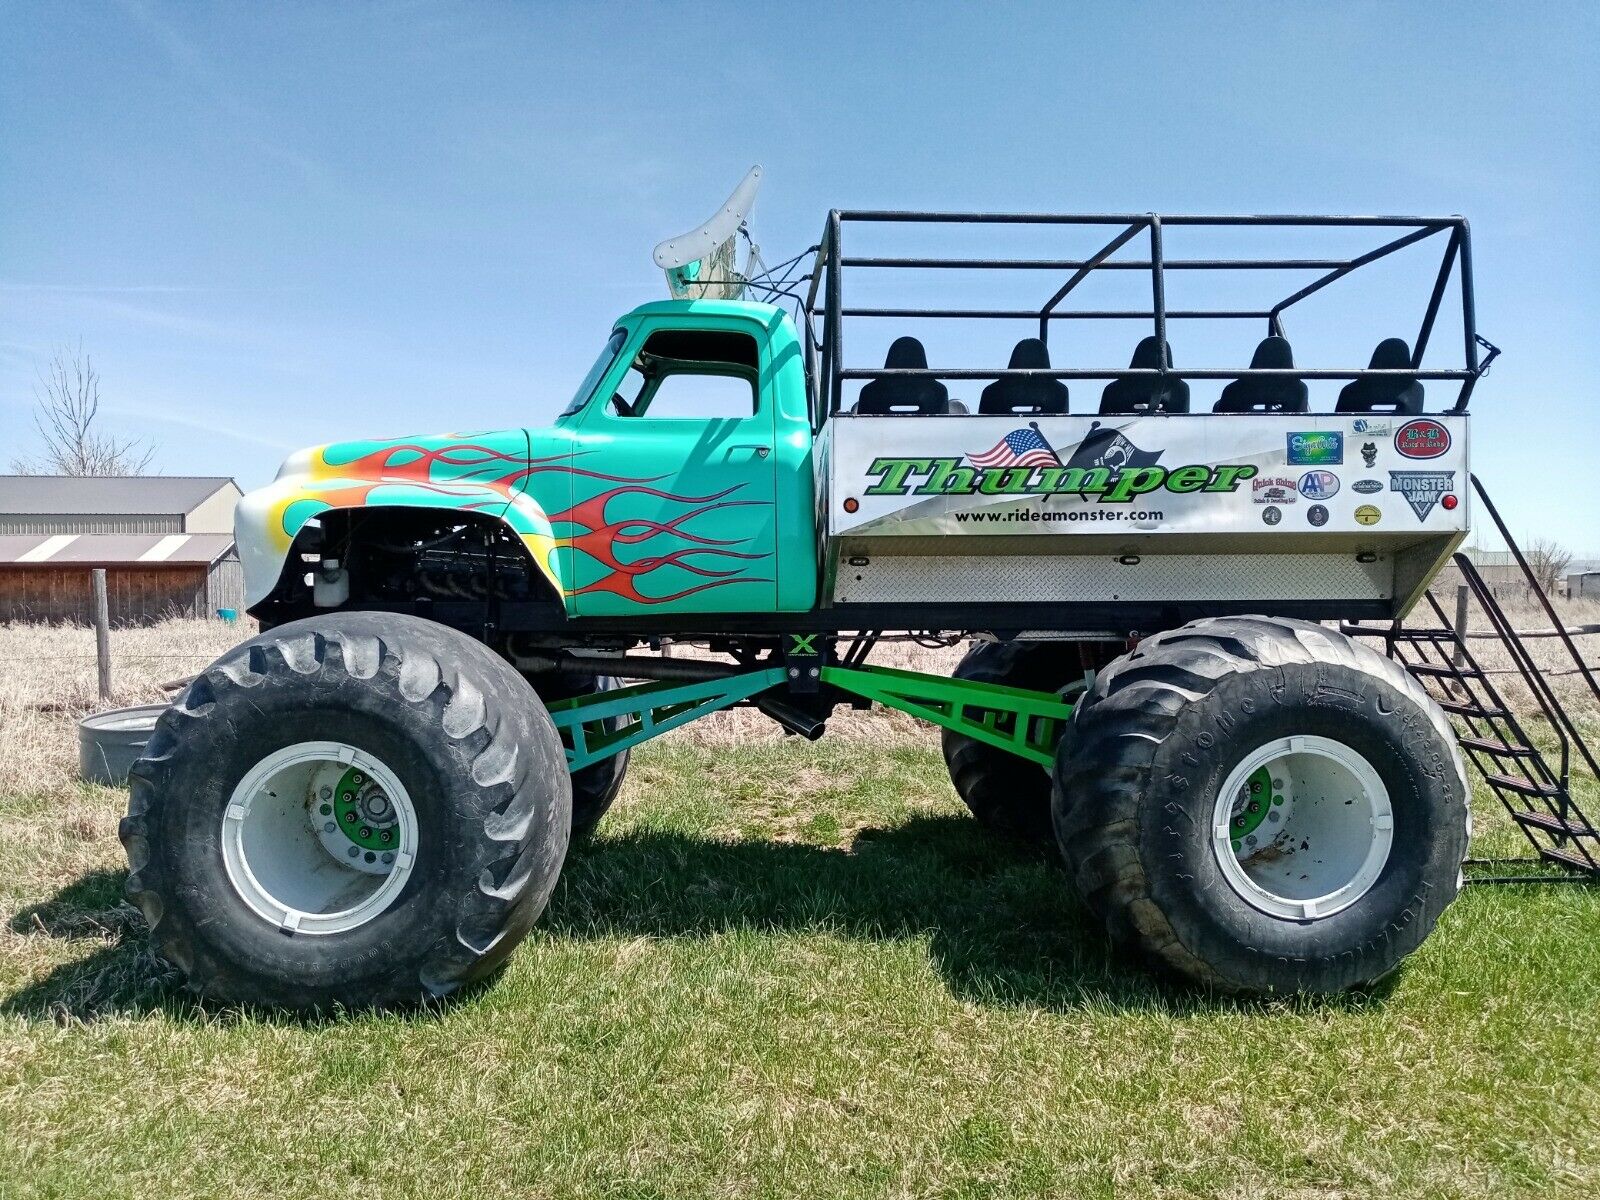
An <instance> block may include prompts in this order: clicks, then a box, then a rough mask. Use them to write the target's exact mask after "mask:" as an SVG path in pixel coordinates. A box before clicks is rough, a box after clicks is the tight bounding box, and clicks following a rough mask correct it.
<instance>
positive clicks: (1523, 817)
mask: <svg viewBox="0 0 1600 1200" xmlns="http://www.w3.org/2000/svg"><path fill="white" fill-rule="evenodd" d="M1511 819H1512V820H1513V821H1515V822H1516V823H1517V824H1518V825H1531V826H1533V827H1534V828H1536V829H1544V830H1548V831H1549V832H1550V833H1559V834H1562V835H1563V836H1565V837H1595V836H1597V835H1600V829H1595V828H1594V827H1593V826H1591V825H1587V824H1585V823H1584V822H1582V821H1563V820H1562V819H1561V818H1560V817H1557V816H1552V815H1551V814H1550V813H1543V812H1515V813H1512V814H1511Z"/></svg>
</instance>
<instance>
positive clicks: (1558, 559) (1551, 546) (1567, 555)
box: [1522, 537, 1572, 596]
mask: <svg viewBox="0 0 1600 1200" xmlns="http://www.w3.org/2000/svg"><path fill="white" fill-rule="evenodd" d="M1522 556H1523V557H1524V558H1526V559H1527V560H1528V567H1529V568H1530V569H1531V570H1532V571H1533V577H1534V579H1535V580H1536V581H1538V584H1539V587H1540V588H1541V589H1543V591H1544V594H1545V595H1547V596H1553V595H1555V590H1556V584H1558V583H1560V582H1561V577H1562V576H1563V575H1565V574H1566V573H1567V567H1568V566H1570V565H1571V564H1572V551H1570V550H1568V549H1567V548H1566V547H1565V546H1563V545H1562V544H1561V543H1560V542H1557V541H1553V540H1552V539H1550V538H1542V537H1540V538H1534V539H1533V540H1532V541H1530V542H1529V543H1528V545H1527V548H1526V549H1525V550H1523V552H1522Z"/></svg>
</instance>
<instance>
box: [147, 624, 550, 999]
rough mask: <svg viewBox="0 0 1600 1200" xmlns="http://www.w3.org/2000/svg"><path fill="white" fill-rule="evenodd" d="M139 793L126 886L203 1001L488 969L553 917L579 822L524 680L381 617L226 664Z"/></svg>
mask: <svg viewBox="0 0 1600 1200" xmlns="http://www.w3.org/2000/svg"><path fill="white" fill-rule="evenodd" d="M130 785H131V790H130V797H129V804H128V815H127V817H126V818H125V819H124V820H123V822H122V826H121V831H120V832H121V837H122V842H123V845H124V846H125V848H126V850H127V854H128V864H129V868H130V874H129V876H128V884H127V892H128V896H129V898H130V899H131V900H132V901H133V902H134V903H135V904H137V905H138V906H139V908H140V910H141V911H142V912H143V913H144V915H145V920H146V921H147V922H148V923H149V926H150V935H151V939H152V941H153V942H154V944H155V946H156V948H157V949H158V951H159V952H160V954H161V955H162V956H163V957H164V958H165V959H167V960H168V961H169V962H171V963H172V964H173V965H174V966H176V967H178V968H179V969H180V970H181V971H182V972H183V973H184V974H185V975H186V977H187V979H188V982H189V985H190V986H191V987H193V988H195V989H196V990H198V991H199V992H201V993H202V994H203V995H205V996H207V997H210V998H212V999H215V1000H220V1001H224V1002H229V1003H259V1004H266V1005H270V1006H275V1007H281V1008H288V1009H301V1010H311V1011H326V1010H329V1009H332V1008H335V1007H344V1008H367V1007H388V1006H397V1005H406V1004H410V1003H413V1002H416V1001H418V1000H422V999H428V998H437V997H443V996H447V995H449V994H450V993H452V992H454V991H456V990H457V989H459V988H460V987H462V986H463V985H464V984H467V983H469V982H471V981H473V980H476V979H481V978H483V977H485V976H487V975H488V974H490V973H491V972H492V971H494V970H495V969H496V968H497V967H498V966H499V965H500V964H501V963H502V962H504V960H505V958H506V956H507V955H508V954H509V953H510V952H511V950H512V949H513V947H515V946H516V944H517V943H518V942H519V941H520V940H521V939H522V937H523V935H524V934H526V933H527V931H528V929H529V927H530V926H532V924H533V922H534V921H535V919H537V917H538V916H539V914H540V913H541V912H542V911H543V910H544V907H545V903H546V902H547V901H548V899H549V897H550V892H551V890H552V889H553V887H554V886H555V881H556V876H557V873H558V872H559V870H560V868H561V863H562V859H563V857H564V855H565V853H566V848H567V839H568V830H569V822H570V819H571V793H570V789H569V785H568V781H567V772H566V769H565V761H564V754H563V751H562V747H561V742H560V739H559V738H558V736H557V734H556V730H555V726H554V725H553V724H552V723H551V721H550V718H549V715H548V714H547V713H546V712H545V710H544V706H543V705H542V704H541V703H540V702H539V698H538V697H537V696H536V695H535V694H534V692H533V690H532V689H531V688H530V687H529V686H528V684H527V683H526V682H525V681H524V680H523V679H522V678H521V677H520V676H519V675H518V674H517V673H516V672H515V671H514V670H513V669H512V668H511V667H510V665H509V664H507V663H506V662H505V661H504V660H503V659H501V658H499V657H498V656H497V655H495V654H493V653H492V652H490V651H489V650H488V649H486V648H485V647H484V646H482V645H481V644H479V643H478V642H475V641H473V640H472V639H471V638H468V637H466V636H465V635H463V634H460V633H457V632H455V631H454V630H450V629H447V628H445V627H444V626H441V625H436V624H434V623H432V622H429V621H424V620H419V619H417V618H414V617H407V616H396V615H384V614H376V613H346V614H337V615H330V616H324V617H314V618H309V619H306V620H302V621H294V622H291V623H289V624H286V625H282V626H279V627H277V628H275V629H273V630H272V631H271V632H269V633H264V634H262V635H261V636H259V637H256V638H253V639H251V640H250V641H248V642H245V643H244V644H243V645H241V646H238V647H236V648H235V649H233V650H231V651H229V652H228V653H227V654H225V655H223V657H221V658H220V659H218V660H217V661H216V662H214V663H213V664H212V665H211V666H210V667H208V668H207V669H206V670H205V671H204V672H203V673H202V674H201V675H199V676H198V677H197V678H196V679H195V680H194V682H193V683H191V684H190V686H189V687H188V689H187V690H186V691H185V692H184V694H183V696H182V697H181V698H180V699H179V700H178V702H177V703H176V704H174V705H173V706H172V708H170V709H169V710H168V711H167V712H166V713H165V714H163V716H162V717H161V719H160V721H159V722H158V723H157V725H156V729H155V732H154V734H153V735H152V737H151V739H150V742H149V745H148V746H147V748H146V751H145V756H144V757H143V758H141V759H140V760H139V761H138V762H137V763H136V764H135V765H134V767H133V771H132V777H131V780H130ZM357 793H359V795H357ZM396 816H398V818H399V819H398V820H395V819H394V818H395V817H396ZM344 821H348V822H349V828H348V830H347V829H346V827H345V826H344V825H343V824H342V822H344ZM385 835H388V836H387V837H386V836H385ZM347 841H348V842H349V844H348V845H346V842H347ZM368 846H370V849H367V850H365V851H364V850H363V848H364V847H368ZM388 846H392V847H393V849H392V850H389V849H384V847H388ZM380 849H382V850H383V854H387V855H389V857H388V858H384V857H382V855H380V854H379V853H377V851H379V850H380Z"/></svg>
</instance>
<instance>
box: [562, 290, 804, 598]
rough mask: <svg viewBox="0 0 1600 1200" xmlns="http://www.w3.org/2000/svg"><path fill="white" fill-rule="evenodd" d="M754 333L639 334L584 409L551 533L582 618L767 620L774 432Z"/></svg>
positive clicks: (684, 330)
mask: <svg viewBox="0 0 1600 1200" xmlns="http://www.w3.org/2000/svg"><path fill="white" fill-rule="evenodd" d="M750 329H751V327H747V326H744V325H743V324H742V323H740V322H733V321H730V322H727V323H726V324H721V323H716V322H708V321H706V320H705V319H704V318H702V319H700V320H698V321H696V322H695V323H693V324H692V325H690V324H684V325H680V326H674V325H673V324H671V323H667V322H662V321H652V322H647V323H646V324H644V325H643V326H641V327H640V328H639V329H638V330H636V331H635V333H634V335H633V337H632V338H631V339H630V342H629V344H630V346H631V347H632V350H631V353H630V354H629V357H628V358H627V366H626V369H625V370H624V371H622V373H621V374H618V373H617V372H616V371H613V372H612V373H611V374H612V379H613V380H615V384H614V385H612V386H614V391H613V394H612V395H610V396H609V397H607V396H605V395H603V394H602V395H597V396H595V397H594V399H593V400H592V401H591V402H590V403H589V405H588V408H587V410H586V411H585V413H584V417H583V420H582V422H581V424H580V425H579V427H578V430H577V436H576V439H575V444H574V446H573V457H572V460H571V462H572V469H573V474H572V481H573V504H572V507H571V508H570V509H569V510H568V511H567V512H566V513H565V514H564V516H565V521H564V522H560V523H558V525H557V528H556V530H555V532H556V536H557V537H558V538H563V539H570V541H568V543H567V544H568V545H569V546H570V551H571V555H572V558H571V560H570V561H571V563H572V574H571V576H570V578H571V579H572V584H571V587H572V590H573V592H574V595H573V597H572V611H574V612H575V613H577V614H578V615H579V616H632V615H637V614H642V613H654V614H660V613H691V612H771V611H772V610H773V609H774V608H775V607H776V604H777V522H776V495H775V488H776V482H775V481H776V472H775V461H776V460H775V455H774V439H775V429H776V424H775V420H774V405H773V401H772V397H771V396H770V395H764V394H763V387H762V378H763V374H762V370H761V346H762V343H761V342H760V341H758V340H757V338H756V336H755V334H754V333H753V332H751V331H750ZM607 383H608V385H611V381H610V380H608V381H607Z"/></svg>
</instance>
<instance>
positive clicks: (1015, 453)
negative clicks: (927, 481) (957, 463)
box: [967, 423, 1061, 467]
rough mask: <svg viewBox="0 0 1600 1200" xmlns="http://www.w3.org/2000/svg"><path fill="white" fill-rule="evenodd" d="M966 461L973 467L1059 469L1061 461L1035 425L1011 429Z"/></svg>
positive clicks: (968, 457)
mask: <svg viewBox="0 0 1600 1200" xmlns="http://www.w3.org/2000/svg"><path fill="white" fill-rule="evenodd" d="M967 460H968V461H969V462H970V463H972V465H973V466H975V467H1059V466H1060V465H1061V460H1060V459H1059V458H1057V457H1056V452H1055V451H1054V450H1053V449H1052V448H1051V446H1050V443H1049V442H1047V441H1045V440H1044V434H1042V433H1040V432H1039V426H1038V425H1037V424H1031V423H1030V424H1029V426H1028V428H1026V429H1013V430H1012V431H1011V432H1010V433H1008V434H1006V435H1005V437H1003V438H1001V439H1000V440H999V441H998V442H996V443H995V444H994V448H993V449H991V450H985V451H984V452H983V453H982V454H969V455H967Z"/></svg>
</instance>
